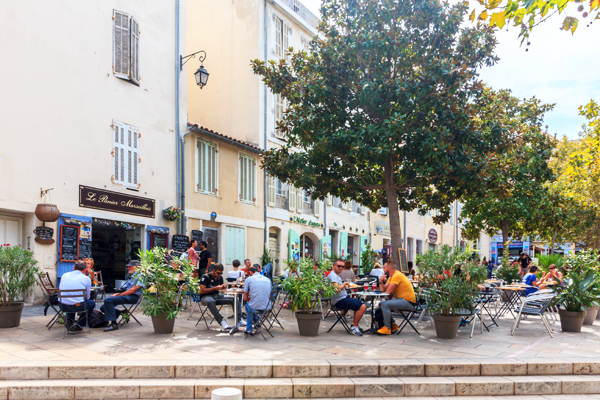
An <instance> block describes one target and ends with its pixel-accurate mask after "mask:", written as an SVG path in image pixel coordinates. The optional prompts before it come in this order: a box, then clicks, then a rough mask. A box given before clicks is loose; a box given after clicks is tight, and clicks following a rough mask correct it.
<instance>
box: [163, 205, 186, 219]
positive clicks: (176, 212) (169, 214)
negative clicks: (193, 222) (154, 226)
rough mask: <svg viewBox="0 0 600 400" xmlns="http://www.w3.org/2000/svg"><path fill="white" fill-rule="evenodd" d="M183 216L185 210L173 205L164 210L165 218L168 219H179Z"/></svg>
mask: <svg viewBox="0 0 600 400" xmlns="http://www.w3.org/2000/svg"><path fill="white" fill-rule="evenodd" d="M182 216H183V211H182V210H181V209H179V208H178V207H175V206H171V207H169V208H165V209H164V210H163V218H164V219H166V220H167V221H177V220H178V219H179V218H181V217H182Z"/></svg>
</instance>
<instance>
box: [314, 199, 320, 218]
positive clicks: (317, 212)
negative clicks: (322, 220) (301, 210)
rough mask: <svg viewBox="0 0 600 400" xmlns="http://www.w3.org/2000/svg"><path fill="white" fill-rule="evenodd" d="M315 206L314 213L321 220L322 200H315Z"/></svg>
mask: <svg viewBox="0 0 600 400" xmlns="http://www.w3.org/2000/svg"><path fill="white" fill-rule="evenodd" d="M314 204H315V205H314V210H313V212H314V214H315V217H317V218H319V217H320V216H321V200H315V203H314Z"/></svg>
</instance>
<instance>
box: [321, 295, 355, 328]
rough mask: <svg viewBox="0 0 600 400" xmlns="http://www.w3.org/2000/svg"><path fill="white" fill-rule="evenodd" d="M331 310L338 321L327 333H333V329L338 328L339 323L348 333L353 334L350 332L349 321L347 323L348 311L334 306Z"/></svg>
mask: <svg viewBox="0 0 600 400" xmlns="http://www.w3.org/2000/svg"><path fill="white" fill-rule="evenodd" d="M330 303H331V302H330ZM330 310H331V312H332V313H333V315H335V317H336V320H335V322H334V323H333V325H331V328H329V330H328V331H327V333H329V332H331V330H332V329H333V327H334V326H336V325H337V323H338V322H339V323H341V324H342V326H343V327H344V329H345V330H346V332H347V333H352V332H351V330H350V325H349V324H348V321H346V314H347V313H348V310H342V309H341V308H337V307H335V306H333V305H332V306H331V308H330Z"/></svg>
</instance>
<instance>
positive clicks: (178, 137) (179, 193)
mask: <svg viewBox="0 0 600 400" xmlns="http://www.w3.org/2000/svg"><path fill="white" fill-rule="evenodd" d="M179 55H180V50H179V0H175V138H176V140H177V207H178V208H179V209H180V210H182V211H183V204H182V202H183V193H182V177H181V175H182V173H183V168H182V167H181V166H182V161H181V139H182V138H181V134H180V133H179V132H180V130H181V127H180V126H179V63H180V60H179ZM182 226H183V218H181V219H180V220H179V222H178V224H177V233H181V232H182Z"/></svg>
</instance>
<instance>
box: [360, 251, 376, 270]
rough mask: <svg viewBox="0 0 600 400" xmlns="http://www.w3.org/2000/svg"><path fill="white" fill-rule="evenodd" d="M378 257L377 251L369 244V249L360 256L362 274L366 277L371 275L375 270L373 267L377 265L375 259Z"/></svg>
mask: <svg viewBox="0 0 600 400" xmlns="http://www.w3.org/2000/svg"><path fill="white" fill-rule="evenodd" d="M376 257H377V253H376V252H375V250H373V249H371V243H367V247H366V248H365V250H364V251H363V252H362V253H361V255H360V273H361V274H364V275H369V274H370V273H371V270H372V269H373V265H375V258H376Z"/></svg>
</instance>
